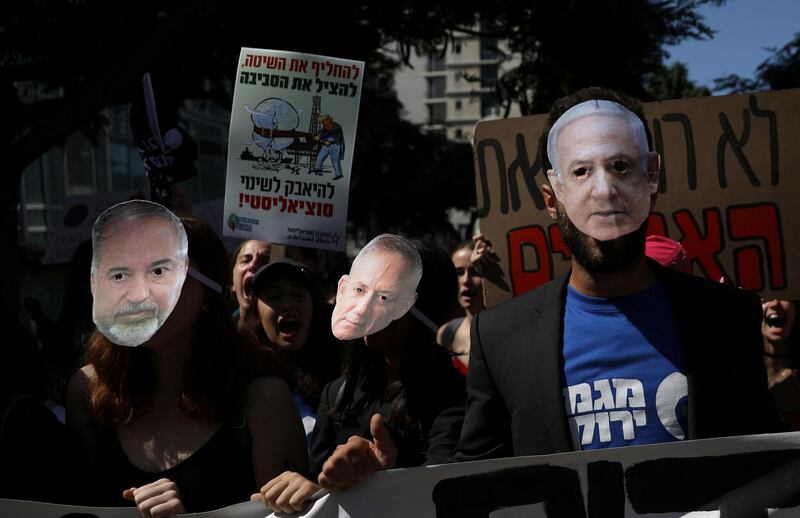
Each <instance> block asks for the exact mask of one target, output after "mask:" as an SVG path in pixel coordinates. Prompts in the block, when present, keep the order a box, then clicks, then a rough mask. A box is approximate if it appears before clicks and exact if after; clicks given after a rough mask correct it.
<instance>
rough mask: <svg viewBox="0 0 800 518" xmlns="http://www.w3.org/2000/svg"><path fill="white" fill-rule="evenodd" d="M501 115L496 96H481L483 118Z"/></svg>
mask: <svg viewBox="0 0 800 518" xmlns="http://www.w3.org/2000/svg"><path fill="white" fill-rule="evenodd" d="M499 114H500V103H499V102H497V97H496V96H495V95H494V94H481V117H488V116H497V115H499Z"/></svg>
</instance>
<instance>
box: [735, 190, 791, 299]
mask: <svg viewBox="0 0 800 518" xmlns="http://www.w3.org/2000/svg"><path fill="white" fill-rule="evenodd" d="M727 215H728V233H729V236H730V238H731V240H732V241H745V240H759V241H761V243H760V245H754V244H751V245H745V246H742V247H739V248H736V249H735V250H734V252H733V254H734V267H735V270H736V281H737V283H738V284H739V285H740V286H741V287H742V288H744V289H752V290H762V289H764V287H765V286H766V283H765V282H764V275H763V274H764V270H763V266H762V265H763V263H764V261H763V257H764V255H763V254H766V265H767V269H768V270H769V283H770V284H769V285H770V287H771V288H772V289H773V290H780V289H783V288H785V287H786V260H785V257H786V254H785V251H784V243H783V227H782V226H781V219H780V213H779V212H778V207H777V206H776V205H775V204H773V203H760V204H756V205H736V206H732V207H728V210H727ZM761 246H763V249H764V250H763V254H762V250H761Z"/></svg>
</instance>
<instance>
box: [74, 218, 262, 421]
mask: <svg viewBox="0 0 800 518" xmlns="http://www.w3.org/2000/svg"><path fill="white" fill-rule="evenodd" d="M181 222H182V223H183V226H184V228H185V229H186V234H187V236H188V238H189V258H190V259H191V261H192V263H193V264H194V265H196V266H195V267H196V268H197V269H198V270H199V271H200V272H201V273H202V274H204V275H205V276H206V277H209V278H210V279H212V280H213V281H215V282H217V283H219V284H220V286H221V287H222V293H217V292H216V291H215V290H213V289H211V288H209V287H207V286H206V287H204V302H205V304H204V307H203V310H202V314H201V316H200V318H199V319H198V321H197V326H198V329H197V332H196V334H195V341H194V343H193V344H192V347H191V349H190V351H189V354H188V356H187V358H186V360H185V362H186V363H185V366H184V367H185V368H184V370H183V372H184V375H183V387H182V390H181V396H180V402H179V408H180V410H181V412H183V413H184V414H185V415H187V416H189V417H192V418H195V419H201V420H204V421H209V422H220V421H236V420H238V419H240V417H241V413H242V412H243V408H242V405H243V402H244V391H245V387H246V385H247V382H248V381H249V379H250V378H251V377H252V372H251V369H250V368H249V367H248V365H249V361H248V360H249V358H250V350H249V349H248V348H247V346H246V344H245V343H244V342H243V341H241V340H240V339H239V335H238V333H237V332H236V327H235V326H234V324H233V322H232V321H231V319H230V315H229V314H228V310H227V307H226V304H225V299H224V296H223V294H224V293H226V290H227V286H228V255H227V253H226V251H225V247H224V246H223V244H222V242H221V241H220V239H219V237H217V235H216V234H215V233H214V230H213V229H212V228H211V227H210V226H209V225H208V223H206V222H205V221H203V220H201V219H197V218H191V217H187V218H181ZM86 359H87V363H89V364H91V365H92V366H94V369H95V372H96V380H95V382H94V383H93V386H92V388H91V392H90V394H89V412H90V413H91V414H92V415H93V416H94V418H95V419H96V420H97V421H98V422H99V423H100V424H103V425H121V424H126V423H128V422H130V421H131V419H133V418H134V417H136V416H138V415H141V414H143V413H144V412H146V411H147V410H148V409H149V406H150V404H151V403H152V399H153V395H154V390H153V388H154V386H155V382H156V379H155V369H154V365H153V361H152V356H151V353H150V351H148V350H147V349H145V348H143V347H121V346H118V345H114V344H112V343H111V342H110V341H109V340H108V339H107V338H106V337H105V336H103V335H102V334H100V333H99V332H97V331H95V332H94V334H93V335H92V337H91V339H90V340H89V344H88V347H87V352H86Z"/></svg>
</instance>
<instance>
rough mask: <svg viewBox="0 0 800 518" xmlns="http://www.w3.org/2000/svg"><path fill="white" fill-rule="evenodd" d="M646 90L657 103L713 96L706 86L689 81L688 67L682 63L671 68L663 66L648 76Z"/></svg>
mask: <svg viewBox="0 0 800 518" xmlns="http://www.w3.org/2000/svg"><path fill="white" fill-rule="evenodd" d="M645 89H646V90H647V93H648V95H649V96H650V98H651V99H653V100H657V101H665V100H668V99H685V98H687V97H703V96H707V95H711V90H709V89H708V88H706V87H705V86H697V85H696V84H695V82H694V81H692V80H691V79H689V71H688V70H687V69H686V65H684V64H683V63H680V62H676V63H673V64H672V65H670V66H669V67H665V66H663V65H661V66H659V67H658V68H656V70H655V71H653V72H652V73H651V74H648V77H647V83H646V84H645Z"/></svg>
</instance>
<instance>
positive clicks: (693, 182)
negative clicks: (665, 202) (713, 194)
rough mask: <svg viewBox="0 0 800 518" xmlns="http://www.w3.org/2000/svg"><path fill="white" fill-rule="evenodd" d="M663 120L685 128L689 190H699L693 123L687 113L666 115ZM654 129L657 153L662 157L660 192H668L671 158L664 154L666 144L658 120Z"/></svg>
mask: <svg viewBox="0 0 800 518" xmlns="http://www.w3.org/2000/svg"><path fill="white" fill-rule="evenodd" d="M661 120H663V121H664V122H665V123H666V122H678V123H680V124H681V127H682V128H683V139H684V142H685V146H686V180H687V182H688V184H689V189H690V190H692V191H694V190H696V189H697V155H696V153H695V148H694V132H693V131H692V121H691V120H690V119H689V117H688V116H687V115H686V114H685V113H665V114H664V115H663V116H662V117H661ZM653 128H654V131H653V132H654V134H655V140H656V151H657V152H658V154H659V155H661V171H660V173H661V174H660V178H659V180H658V190H659V192H661V193H664V192H667V175H666V162H667V160H668V159H669V157H667V156H666V153H664V142H663V137H662V134H661V123H660V121H659V120H658V119H656V120H654V121H653Z"/></svg>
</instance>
